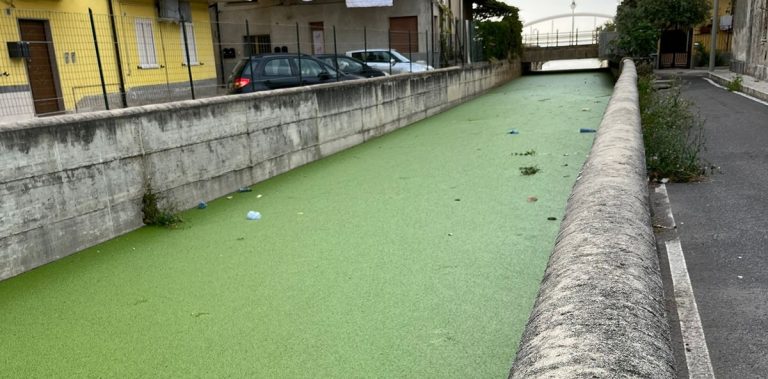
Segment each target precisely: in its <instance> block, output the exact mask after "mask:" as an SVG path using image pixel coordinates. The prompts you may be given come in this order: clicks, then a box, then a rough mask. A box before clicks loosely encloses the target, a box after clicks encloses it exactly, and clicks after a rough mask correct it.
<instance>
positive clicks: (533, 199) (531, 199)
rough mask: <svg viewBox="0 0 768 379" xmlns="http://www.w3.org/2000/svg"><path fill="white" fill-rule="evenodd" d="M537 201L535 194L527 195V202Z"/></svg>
mask: <svg viewBox="0 0 768 379" xmlns="http://www.w3.org/2000/svg"><path fill="white" fill-rule="evenodd" d="M537 201H539V198H538V197H536V196H528V202H529V203H535V202H537Z"/></svg>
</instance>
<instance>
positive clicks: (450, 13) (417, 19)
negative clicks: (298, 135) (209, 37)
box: [211, 0, 471, 76]
mask: <svg viewBox="0 0 768 379" xmlns="http://www.w3.org/2000/svg"><path fill="white" fill-rule="evenodd" d="M390 3H391V4H392V5H391V6H383V7H382V6H379V7H360V8H356V7H349V1H346V2H345V1H339V0H312V1H304V0H260V1H258V2H256V1H242V0H240V1H228V0H218V1H213V0H211V6H212V7H213V9H214V10H213V15H212V18H214V20H215V21H216V22H217V24H216V25H217V28H216V30H214V34H215V35H217V38H218V40H219V41H217V42H220V47H221V49H220V51H218V52H217V53H220V57H219V61H220V63H221V66H222V67H223V70H222V71H223V74H221V75H226V73H229V71H230V70H231V69H232V67H234V65H235V64H236V63H237V60H239V59H241V58H243V57H246V56H249V55H251V54H259V53H268V52H275V51H283V52H302V53H305V54H331V53H339V54H344V53H345V52H346V51H351V50H362V49H388V48H392V49H395V50H397V51H399V52H400V53H402V54H403V55H405V56H411V57H412V60H414V61H424V62H427V63H429V64H431V65H433V66H435V67H439V66H442V65H446V62H456V61H458V60H461V59H464V58H465V57H466V56H467V54H466V52H465V51H464V50H465V47H466V46H467V43H466V41H467V38H468V37H467V34H468V33H465V32H466V31H467V30H468V24H467V23H466V20H469V19H471V16H470V15H469V12H471V2H467V1H463V0H393V1H391V2H390ZM221 75H220V76H221Z"/></svg>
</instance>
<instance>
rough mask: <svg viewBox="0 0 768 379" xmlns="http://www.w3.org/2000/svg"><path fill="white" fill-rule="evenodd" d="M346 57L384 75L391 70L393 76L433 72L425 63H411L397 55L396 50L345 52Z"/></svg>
mask: <svg viewBox="0 0 768 379" xmlns="http://www.w3.org/2000/svg"><path fill="white" fill-rule="evenodd" d="M346 54H347V56H350V57H352V58H355V59H358V60H361V61H363V62H365V63H366V64H367V65H368V66H371V67H373V68H376V69H379V70H381V71H384V72H386V73H389V72H390V67H391V68H392V73H393V74H402V73H408V72H424V71H430V70H434V68H433V67H432V66H430V65H428V64H426V63H425V62H422V61H419V62H411V61H410V60H408V58H406V57H404V56H403V55H402V54H400V53H398V52H397V50H389V49H368V50H352V51H347V53H346Z"/></svg>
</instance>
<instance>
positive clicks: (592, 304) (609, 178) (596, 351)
mask: <svg viewBox="0 0 768 379" xmlns="http://www.w3.org/2000/svg"><path fill="white" fill-rule="evenodd" d="M509 377H510V378H543V377H546V378H566V377H567V378H576V377H583V378H592V377H601V378H606V377H611V378H613V377H617V378H618V377H641V378H672V377H675V368H674V357H673V355H672V348H671V345H670V329H669V323H668V321H667V318H666V314H665V308H664V294H663V288H662V281H661V274H660V271H659V262H658V256H657V254H656V245H655V239H654V235H653V230H652V228H651V221H650V211H649V202H648V189H647V179H646V172H645V152H644V146H643V137H642V131H641V125H640V114H639V105H638V95H637V73H636V70H635V65H634V63H632V61H631V60H625V61H624V66H623V72H622V74H621V77H620V78H619V81H618V82H617V83H616V87H615V90H614V94H613V97H612V98H611V101H610V103H609V105H608V109H607V110H606V112H605V115H604V117H603V121H602V123H601V125H600V130H599V131H598V134H597V136H596V139H595V142H594V145H593V147H592V150H591V153H590V155H589V158H588V160H587V162H586V163H585V164H584V167H583V168H582V172H581V174H580V175H579V177H578V178H577V180H576V184H575V185H574V188H573V191H572V193H571V197H570V199H569V200H568V205H567V208H566V212H565V217H564V218H563V222H562V224H561V226H560V233H559V235H558V238H557V242H556V243H555V248H554V251H553V252H552V255H551V257H550V260H549V264H548V266H547V269H546V272H545V274H544V279H543V280H542V283H541V287H540V289H539V294H538V297H537V299H536V303H535V305H534V308H533V310H532V312H531V316H530V318H529V320H528V324H527V326H526V329H525V332H524V334H523V337H522V341H521V342H520V348H519V350H518V352H517V357H516V360H515V363H514V365H513V367H512V369H511V372H510V375H509Z"/></svg>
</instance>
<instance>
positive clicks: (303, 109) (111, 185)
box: [0, 64, 520, 280]
mask: <svg viewBox="0 0 768 379" xmlns="http://www.w3.org/2000/svg"><path fill="white" fill-rule="evenodd" d="M519 74H520V66H519V64H497V65H487V64H483V65H475V66H471V67H467V68H465V69H459V68H452V69H444V70H436V71H431V72H428V73H423V74H412V75H399V76H392V77H386V78H379V79H372V80H364V81H354V82H344V83H338V84H328V85H321V86H314V87H307V88H294V89H287V90H280V91H273V92H262V93H254V94H248V95H242V96H228V97H218V98H210V99H202V100H192V101H183V102H177V103H167V104H157V105H148V106H143V107H136V108H126V109H119V110H113V111H102V112H94V113H88V114H78V115H65V116H58V117H50V118H41V119H35V120H30V121H24V122H19V123H15V124H5V125H0V280H2V279H5V278H8V277H11V276H14V275H17V274H19V273H22V272H24V271H27V270H30V269H32V268H34V267H37V266H40V265H42V264H45V263H48V262H51V261H53V260H56V259H59V258H61V257H64V256H66V255H69V254H72V253H74V252H76V251H79V250H82V249H84V248H86V247H89V246H92V245H95V244H97V243H99V242H103V241H105V240H108V239H111V238H114V237H116V236H119V235H121V234H123V233H126V232H128V231H131V230H134V229H136V228H139V227H141V226H142V215H141V198H142V196H143V194H144V191H145V188H146V187H147V186H149V185H151V186H152V188H153V190H154V191H155V192H159V193H160V194H161V195H164V196H165V197H166V203H167V204H173V205H175V206H176V207H179V208H190V207H193V206H194V205H196V204H197V203H198V202H199V201H200V200H211V199H214V198H218V197H221V196H223V195H225V194H228V193H231V192H233V191H235V190H236V189H237V188H239V187H241V186H244V185H250V184H252V183H256V182H260V181H262V180H265V179H268V178H270V177H273V176H275V175H278V174H281V173H283V172H286V171H288V170H290V169H293V168H295V167H298V166H301V165H304V164H306V163H309V162H312V161H314V160H317V159H320V158H323V157H326V156H328V155H331V154H333V153H336V152H338V151H340V150H343V149H346V148H348V147H351V146H354V145H357V144H359V143H362V142H364V141H366V140H368V139H371V138H375V137H377V136H380V135H383V134H385V133H388V132H391V131H393V130H395V129H398V128H400V127H403V126H406V125H408V124H410V123H413V122H415V121H418V120H421V119H423V118H425V117H427V116H429V115H432V114H436V113H439V112H442V111H444V110H447V109H448V108H451V107H453V106H455V105H457V104H460V103H462V102H464V101H466V100H469V99H470V98H472V97H474V96H477V95H479V94H480V93H482V92H484V91H486V90H488V89H490V88H492V87H494V86H497V85H499V84H502V83H505V82H507V81H509V80H511V79H512V78H514V77H516V76H519Z"/></svg>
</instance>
